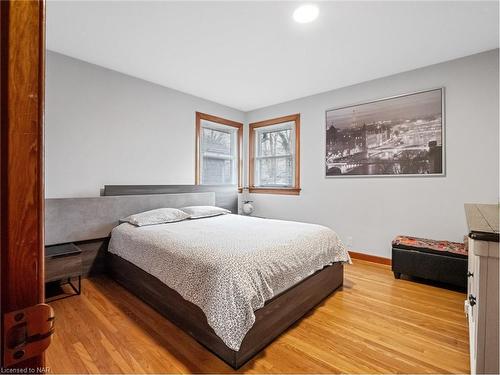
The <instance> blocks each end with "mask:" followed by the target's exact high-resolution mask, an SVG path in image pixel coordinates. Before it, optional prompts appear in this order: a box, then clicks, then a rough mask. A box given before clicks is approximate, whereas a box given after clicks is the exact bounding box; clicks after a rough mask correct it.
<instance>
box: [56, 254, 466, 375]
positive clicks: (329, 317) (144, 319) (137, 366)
mask: <svg viewBox="0 0 500 375" xmlns="http://www.w3.org/2000/svg"><path fill="white" fill-rule="evenodd" d="M464 299H465V294H463V293H460V292H457V291H454V290H447V289H442V288H438V287H435V286H432V285H427V284H423V283H418V282H412V281H408V280H403V279H401V280H396V279H394V277H393V275H392V272H390V268H389V267H388V266H384V265H380V264H373V263H369V262H366V261H360V260H354V263H353V264H352V265H349V266H346V267H345V285H344V287H343V288H342V289H341V290H339V291H337V292H335V293H334V294H332V295H331V296H330V297H329V298H327V299H326V300H325V301H323V303H321V305H319V306H318V307H317V308H316V309H314V310H313V311H312V312H310V313H308V314H307V315H306V316H305V317H304V318H303V319H302V320H300V321H299V322H297V323H296V324H294V325H293V326H292V327H290V329H288V330H287V331H286V332H285V333H284V334H282V335H281V336H280V337H278V338H277V339H276V340H275V341H274V342H272V343H271V344H270V345H269V346H268V347H267V348H265V349H264V350H263V351H262V352H261V353H259V354H258V355H257V356H256V357H255V358H253V359H252V360H251V361H249V362H248V363H247V364H246V365H245V366H243V367H242V368H241V369H240V370H238V371H234V370H233V369H231V368H230V367H229V366H228V365H226V364H225V363H224V362H222V361H221V360H220V359H219V358H217V357H216V356H215V355H213V354H212V353H210V352H209V351H208V350H207V349H205V348H204V347H203V346H201V345H200V344H198V343H197V342H196V341H195V340H193V339H192V338H191V337H190V336H189V335H187V334H186V333H185V332H183V331H181V330H179V329H178V328H177V327H176V326H175V325H173V324H172V323H171V322H169V321H168V320H167V319H165V318H163V317H162V316H161V315H160V314H158V313H157V312H156V311H155V310H154V309H152V308H151V307H150V306H148V305H146V304H144V303H143V302H141V301H140V300H139V299H138V298H136V297H135V296H133V295H132V294H130V293H129V292H127V291H126V290H125V289H123V288H122V287H121V286H120V285H118V284H116V283H115V282H113V281H112V280H110V279H108V278H106V277H98V278H93V279H87V280H84V281H83V293H82V295H80V296H77V297H71V298H67V299H64V300H59V301H54V302H52V303H51V304H52V306H53V307H54V309H55V312H56V319H57V326H56V333H55V336H54V340H53V344H52V345H51V346H50V348H49V350H48V352H47V365H48V366H49V367H50V368H51V371H52V372H53V373H99V372H106V373H234V372H236V373H468V372H469V354H468V353H469V352H468V350H469V348H468V330H467V325H466V318H465V316H464V313H463V300H464Z"/></svg>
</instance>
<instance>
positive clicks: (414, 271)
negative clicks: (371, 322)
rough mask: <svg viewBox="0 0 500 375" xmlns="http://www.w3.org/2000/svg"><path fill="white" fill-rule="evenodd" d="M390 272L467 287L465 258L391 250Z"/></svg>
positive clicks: (406, 250)
mask: <svg viewBox="0 0 500 375" xmlns="http://www.w3.org/2000/svg"><path fill="white" fill-rule="evenodd" d="M392 272H394V277H395V278H396V279H399V278H400V277H401V275H402V274H403V275H408V276H415V277H421V278H423V279H427V280H432V281H438V282H442V283H446V284H451V285H455V286H458V287H461V288H466V287H467V257H458V256H449V255H446V254H434V253H425V252H422V251H417V250H409V249H398V248H394V247H393V248H392Z"/></svg>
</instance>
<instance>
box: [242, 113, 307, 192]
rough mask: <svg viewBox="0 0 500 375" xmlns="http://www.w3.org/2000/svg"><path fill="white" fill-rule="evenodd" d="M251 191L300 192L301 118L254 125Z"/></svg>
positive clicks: (251, 152)
mask: <svg viewBox="0 0 500 375" xmlns="http://www.w3.org/2000/svg"><path fill="white" fill-rule="evenodd" d="M249 138H250V144H249V149H250V168H249V170H250V171H249V172H250V192H253V193H271V194H294V195H298V194H299V193H300V162H299V161H300V153H299V151H300V115H299V114H296V115H291V116H285V117H280V118H276V119H272V120H266V121H261V122H256V123H253V124H250V137H249Z"/></svg>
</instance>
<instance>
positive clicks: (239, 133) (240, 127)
mask: <svg viewBox="0 0 500 375" xmlns="http://www.w3.org/2000/svg"><path fill="white" fill-rule="evenodd" d="M201 120H206V121H210V122H215V123H217V124H220V125H227V126H231V127H233V128H236V129H237V137H236V139H237V141H236V147H237V149H238V150H237V158H238V167H237V170H238V191H240V192H241V190H242V186H243V159H242V157H241V155H242V150H243V123H241V122H236V121H232V120H228V119H225V118H222V117H217V116H213V115H209V114H206V113H202V112H196V152H195V159H196V161H195V178H194V179H195V185H201V168H200V166H201V163H200V157H201Z"/></svg>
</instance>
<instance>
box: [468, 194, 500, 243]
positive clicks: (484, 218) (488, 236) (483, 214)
mask: <svg viewBox="0 0 500 375" xmlns="http://www.w3.org/2000/svg"><path fill="white" fill-rule="evenodd" d="M499 214H500V206H499V205H498V204H479V203H466V204H465V216H466V218H467V225H468V227H469V237H470V238H472V239H474V240H481V241H492V242H499V238H500V231H499V228H498V226H499V223H498V222H499Z"/></svg>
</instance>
